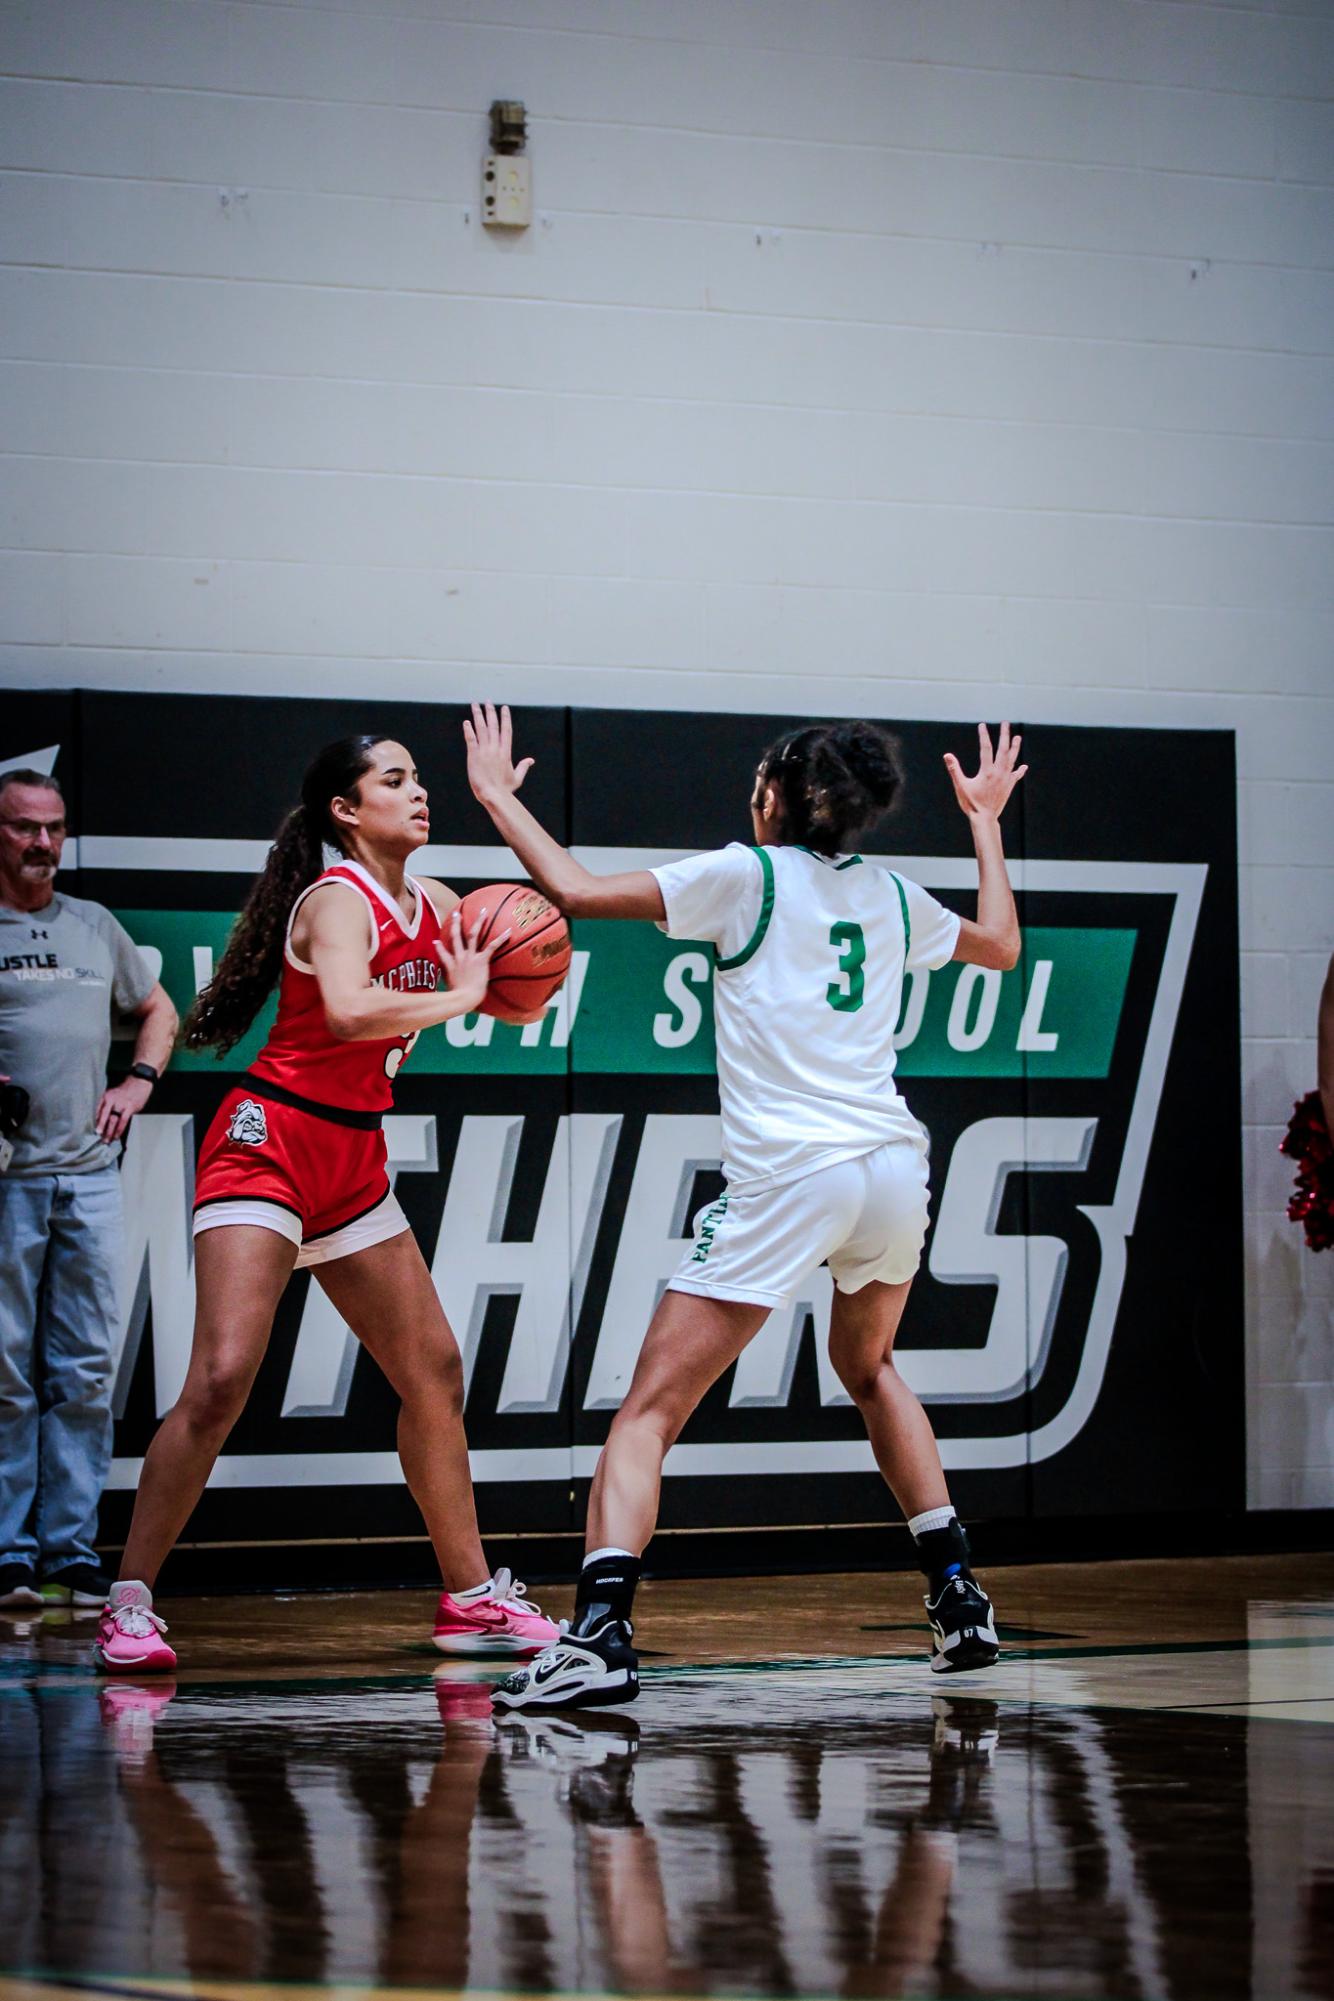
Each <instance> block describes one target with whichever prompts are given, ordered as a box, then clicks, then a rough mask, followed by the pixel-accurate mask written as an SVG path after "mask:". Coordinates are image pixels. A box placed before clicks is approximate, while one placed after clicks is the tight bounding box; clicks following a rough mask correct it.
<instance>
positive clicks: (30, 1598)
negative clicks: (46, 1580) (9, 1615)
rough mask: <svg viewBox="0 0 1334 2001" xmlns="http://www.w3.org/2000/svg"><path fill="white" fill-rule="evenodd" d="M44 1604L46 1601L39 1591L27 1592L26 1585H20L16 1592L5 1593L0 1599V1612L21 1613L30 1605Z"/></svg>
mask: <svg viewBox="0 0 1334 2001" xmlns="http://www.w3.org/2000/svg"><path fill="white" fill-rule="evenodd" d="M45 1603H46V1600H45V1599H44V1598H43V1597H42V1594H41V1592H40V1591H32V1590H29V1588H28V1586H27V1585H26V1584H20V1586H19V1588H18V1590H17V1591H6V1593H5V1595H4V1597H3V1598H0V1612H22V1611H26V1610H27V1609H28V1607H29V1606H30V1605H44V1604H45Z"/></svg>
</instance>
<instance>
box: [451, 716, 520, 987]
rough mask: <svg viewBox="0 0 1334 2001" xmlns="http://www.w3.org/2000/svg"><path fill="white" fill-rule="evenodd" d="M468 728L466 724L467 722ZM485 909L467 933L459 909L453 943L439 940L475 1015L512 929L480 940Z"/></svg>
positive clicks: (455, 984) (453, 979)
mask: <svg viewBox="0 0 1334 2001" xmlns="http://www.w3.org/2000/svg"><path fill="white" fill-rule="evenodd" d="M465 728H466V725H465ZM486 917H487V913H486V911H485V910H483V911H481V912H480V913H479V914H478V918H477V922H476V923H475V924H474V925H473V927H472V930H471V932H469V933H467V934H466V935H465V933H464V929H463V921H462V919H461V918H460V916H459V913H458V911H457V910H455V911H454V912H453V914H452V916H451V919H450V927H449V943H448V944H446V943H445V941H444V939H443V938H438V939H437V940H436V947H435V950H436V957H437V958H438V959H439V961H440V963H441V965H442V966H443V967H444V969H445V978H446V980H447V981H448V982H449V991H450V992H451V993H452V994H456V995H457V996H458V998H459V999H460V1000H462V1001H465V1002H466V1003H467V1005H466V1007H465V1009H464V1012H465V1013H467V1014H474V1013H475V1012H476V1011H477V1009H478V1008H479V1007H480V1006H481V1005H482V1002H483V1001H484V1000H485V999H486V990H487V988H488V986H489V985H490V984H491V958H492V954H493V953H495V952H498V951H499V950H500V948H501V946H502V945H503V944H504V943H505V941H506V939H507V938H508V937H509V935H510V934H509V932H508V931H501V932H498V933H497V935H496V936H495V937H494V938H488V939H487V941H486V943H485V944H484V945H479V944H478V942H477V940H478V939H479V938H480V936H481V933H482V927H483V925H484V924H485V923H486Z"/></svg>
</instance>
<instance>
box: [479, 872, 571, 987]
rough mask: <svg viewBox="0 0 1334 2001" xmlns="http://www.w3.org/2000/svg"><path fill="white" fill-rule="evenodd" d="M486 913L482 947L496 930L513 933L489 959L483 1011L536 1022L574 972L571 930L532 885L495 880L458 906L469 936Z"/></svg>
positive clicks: (480, 937)
mask: <svg viewBox="0 0 1334 2001" xmlns="http://www.w3.org/2000/svg"><path fill="white" fill-rule="evenodd" d="M483 911H485V913H486V916H485V919H484V920H483V922H482V928H481V931H480V932H479V934H478V939H477V942H478V944H479V945H485V943H486V942H487V940H488V939H489V938H494V937H495V935H496V933H497V932H498V931H508V932H509V934H510V935H509V937H508V938H507V939H506V940H505V943H504V944H503V945H502V946H501V948H500V950H499V951H498V952H497V953H496V955H495V957H494V958H493V959H492V961H491V984H490V985H489V986H488V988H487V990H486V999H485V1000H484V1001H483V1002H482V1013H483V1014H493V1015H494V1016H495V1017H496V1019H497V1021H514V1022H519V1021H534V1020H536V1019H537V1017H538V1016H539V1015H540V1014H541V1013H542V1010H543V1008H544V1007H545V1006H546V1004H547V1002H548V1001H549V1000H550V999H551V996H552V995H553V994H554V993H555V992H556V991H557V989H558V988H559V987H560V986H562V985H563V984H564V981H565V975H566V974H567V973H568V972H569V970H570V930H569V926H568V925H567V924H566V922H565V919H564V918H563V917H562V916H561V914H560V912H559V910H557V908H556V906H555V904H554V903H551V902H548V900H547V898H546V897H545V896H543V894H542V892H541V890H540V889H534V888H533V887H532V885H531V884H530V883H523V882H493V883H490V884H489V885H488V886H487V887H486V888H485V889H473V890H470V891H469V892H468V894H467V895H466V896H465V897H464V898H463V901H462V902H461V903H460V905H459V916H460V918H461V919H462V921H463V932H464V936H465V937H470V936H471V934H472V928H473V926H474V925H475V924H476V923H477V921H478V919H479V918H481V917H482V913H483Z"/></svg>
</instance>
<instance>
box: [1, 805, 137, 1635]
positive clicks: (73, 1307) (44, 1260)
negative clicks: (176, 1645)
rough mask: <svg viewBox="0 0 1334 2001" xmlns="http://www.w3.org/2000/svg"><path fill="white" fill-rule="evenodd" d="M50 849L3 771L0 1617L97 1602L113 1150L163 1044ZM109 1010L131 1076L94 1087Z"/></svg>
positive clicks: (117, 1257)
mask: <svg viewBox="0 0 1334 2001" xmlns="http://www.w3.org/2000/svg"><path fill="white" fill-rule="evenodd" d="M64 840H65V805H64V800H63V798H62V796H61V791H60V787H59V785H58V784H57V783H56V781H55V780H54V779H53V778H49V777H46V776H44V775H43V774H42V773H40V772H36V771H28V770H16V771H5V772H0V1080H7V1081H8V1082H9V1083H10V1084H12V1085H17V1086H18V1087H19V1088H20V1090H22V1091H23V1092H26V1093H27V1097H28V1101H29V1108H28V1113H27V1117H26V1118H25V1119H24V1120H23V1122H22V1124H21V1125H20V1126H19V1127H18V1130H17V1131H16V1132H14V1133H12V1134H11V1135H10V1136H9V1138H8V1139H5V1138H4V1137H3V1136H0V1160H3V1161H4V1167H3V1171H2V1172H0V1269H2V1270H3V1272H4V1283H3V1286H0V1605H23V1604H40V1603H41V1602H42V1601H43V1600H47V1601H48V1602H54V1603H57V1604H70V1603H74V1604H98V1603H100V1602H101V1600H102V1598H103V1596H104V1595H105V1585H106V1580H105V1579H104V1578H103V1577H102V1576H101V1574H100V1573H99V1571H98V1569H97V1558H96V1554H95V1551H94V1548H93V1538H94V1536H95V1534H96V1530H97V1506H98V1502H99V1500H100V1498H101V1494H102V1487H103V1484H104V1482H105V1480H106V1473H107V1467H108V1465H109V1463H110V1458H111V1377H112V1369H111V1359H112V1350H113V1346H114V1342H115V1337H116V1333H117V1329H118V1325H119V1318H120V1275H121V1261H122V1257H123V1250H124V1245H123V1237H124V1232H123V1225H122V1216H121V1204H120V1179H119V1172H118V1167H119V1154H120V1144H119V1143H120V1141H121V1140H123V1139H124V1137H125V1134H126V1132H127V1130H128V1128H129V1123H130V1120H131V1119H132V1118H133V1117H134V1115H135V1113H136V1112H139V1111H142V1110H143V1107H144V1106H145V1105H146V1104H147V1102H148V1099H149V1096H150V1094H151V1092H152V1089H153V1086H154V1084H155V1083H156V1081H157V1078H158V1074H159V1072H160V1071H162V1070H163V1069H165V1067H166V1065H167V1063H168V1061H169V1059H170V1056H171V1049H172V1043H173V1042H174V1040H175V1036H176V1011H175V1009H174V1008H173V1007H172V1004H171V1001H170V1000H169V999H168V997H167V994H166V993H165V992H164V990H163V988H162V987H161V986H160V985H159V984H158V983H157V981H155V979H154V978H153V975H152V973H151V972H150V971H149V969H148V967H147V965H146V964H145V962H144V959H143V956H142V954H141V953H140V951H139V949H138V947H137V946H136V945H135V944H134V942H133V940H132V939H131V938H130V936H129V934H128V933H127V932H126V931H125V930H124V929H123V928H122V927H121V925H119V924H118V923H117V922H116V919H115V918H114V917H113V916H112V915H111V912H110V911H109V910H104V909H103V908H102V906H101V904H100V903H85V902H83V901H82V900H81V899H79V898H77V897H72V896H62V895H59V894H57V891H56V887H55V878H56V871H57V869H58V868H59V866H60V857H61V851H62V849H63V846H64ZM113 1009H114V1010H115V1012H116V1013H118V1014H125V1015H132V1016H136V1017H137V1018H138V1022H139V1029H138V1035H137V1037H136V1041H135V1047H134V1059H133V1063H132V1066H131V1070H130V1074H129V1076H128V1077H127V1078H126V1079H125V1081H124V1082H123V1083H122V1084H118V1085H116V1086H115V1087H113V1088H108V1086H107V1078H106V1069H107V1056H108V1052H109V1050H110V1045H111V1027H112V1012H113ZM11 1106H12V1100H11Z"/></svg>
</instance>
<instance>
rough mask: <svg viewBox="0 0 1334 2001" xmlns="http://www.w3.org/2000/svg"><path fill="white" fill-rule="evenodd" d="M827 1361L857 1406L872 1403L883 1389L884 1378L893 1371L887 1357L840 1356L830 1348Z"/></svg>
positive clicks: (892, 1365)
mask: <svg viewBox="0 0 1334 2001" xmlns="http://www.w3.org/2000/svg"><path fill="white" fill-rule="evenodd" d="M829 1359H830V1361H831V1362H832V1363H833V1365H834V1374H835V1375H836V1376H837V1377H838V1379H839V1381H840V1382H841V1383H842V1385H843V1387H844V1389H845V1390H846V1391H847V1393H848V1395H849V1396H850V1397H851V1398H852V1401H853V1402H854V1403H855V1404H857V1405H861V1404H867V1403H871V1402H873V1401H874V1399H875V1397H876V1394H877V1392H878V1391H879V1390H881V1389H882V1388H883V1387H884V1383H885V1378H886V1376H887V1375H890V1374H892V1373H893V1369H894V1364H893V1362H891V1361H890V1359H889V1357H888V1356H887V1355H871V1356H868V1355H863V1354H851V1355H840V1354H839V1353H838V1352H837V1351H836V1350H835V1349H834V1348H832V1347H831V1348H830V1350H829Z"/></svg>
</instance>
